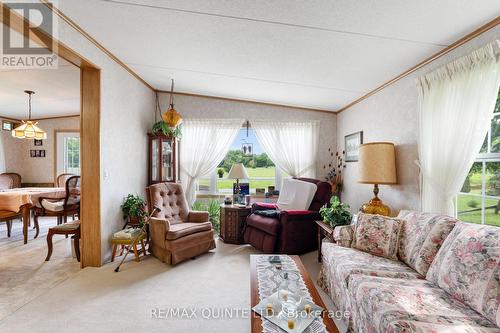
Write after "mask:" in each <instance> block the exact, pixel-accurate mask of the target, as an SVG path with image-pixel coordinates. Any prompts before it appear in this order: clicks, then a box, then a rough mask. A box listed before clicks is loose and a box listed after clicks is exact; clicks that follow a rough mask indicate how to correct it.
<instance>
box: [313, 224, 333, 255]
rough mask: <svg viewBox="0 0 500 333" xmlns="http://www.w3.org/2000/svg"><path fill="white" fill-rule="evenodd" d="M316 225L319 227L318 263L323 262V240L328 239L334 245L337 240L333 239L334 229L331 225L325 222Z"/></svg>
mask: <svg viewBox="0 0 500 333" xmlns="http://www.w3.org/2000/svg"><path fill="white" fill-rule="evenodd" d="M316 224H317V225H318V262H321V244H322V242H323V239H324V238H328V239H329V240H330V241H331V242H332V243H334V242H335V240H334V239H333V228H332V227H331V226H330V225H329V224H327V223H325V222H323V221H316Z"/></svg>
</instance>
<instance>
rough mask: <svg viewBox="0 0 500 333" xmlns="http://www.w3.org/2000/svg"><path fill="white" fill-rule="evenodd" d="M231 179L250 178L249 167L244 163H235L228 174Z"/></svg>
mask: <svg viewBox="0 0 500 333" xmlns="http://www.w3.org/2000/svg"><path fill="white" fill-rule="evenodd" d="M227 178H229V179H248V173H247V169H245V166H244V165H243V163H236V164H233V166H232V167H231V170H229V175H228V176H227Z"/></svg>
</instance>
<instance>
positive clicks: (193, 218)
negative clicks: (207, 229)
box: [187, 210, 209, 222]
mask: <svg viewBox="0 0 500 333" xmlns="http://www.w3.org/2000/svg"><path fill="white" fill-rule="evenodd" d="M208 217H209V215H208V212H201V211H194V210H191V211H189V213H188V221H187V222H208V221H209V218H208Z"/></svg>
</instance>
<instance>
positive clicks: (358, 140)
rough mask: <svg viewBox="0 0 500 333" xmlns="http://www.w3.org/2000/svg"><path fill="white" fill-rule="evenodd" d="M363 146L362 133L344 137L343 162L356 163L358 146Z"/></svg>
mask: <svg viewBox="0 0 500 333" xmlns="http://www.w3.org/2000/svg"><path fill="white" fill-rule="evenodd" d="M361 144H363V131H360V132H356V133H352V134H349V135H346V136H345V161H346V162H357V161H358V160H359V146H360V145H361Z"/></svg>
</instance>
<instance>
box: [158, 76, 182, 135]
mask: <svg viewBox="0 0 500 333" xmlns="http://www.w3.org/2000/svg"><path fill="white" fill-rule="evenodd" d="M161 117H162V119H163V121H164V122H166V123H167V125H168V126H170V127H174V128H175V127H177V126H179V125H180V124H181V123H182V118H181V115H180V114H179V113H178V112H177V111H175V109H174V80H173V79H172V85H171V87H170V105H169V107H168V110H167V112H165V113H164V114H163V115H162V116H161Z"/></svg>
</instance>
